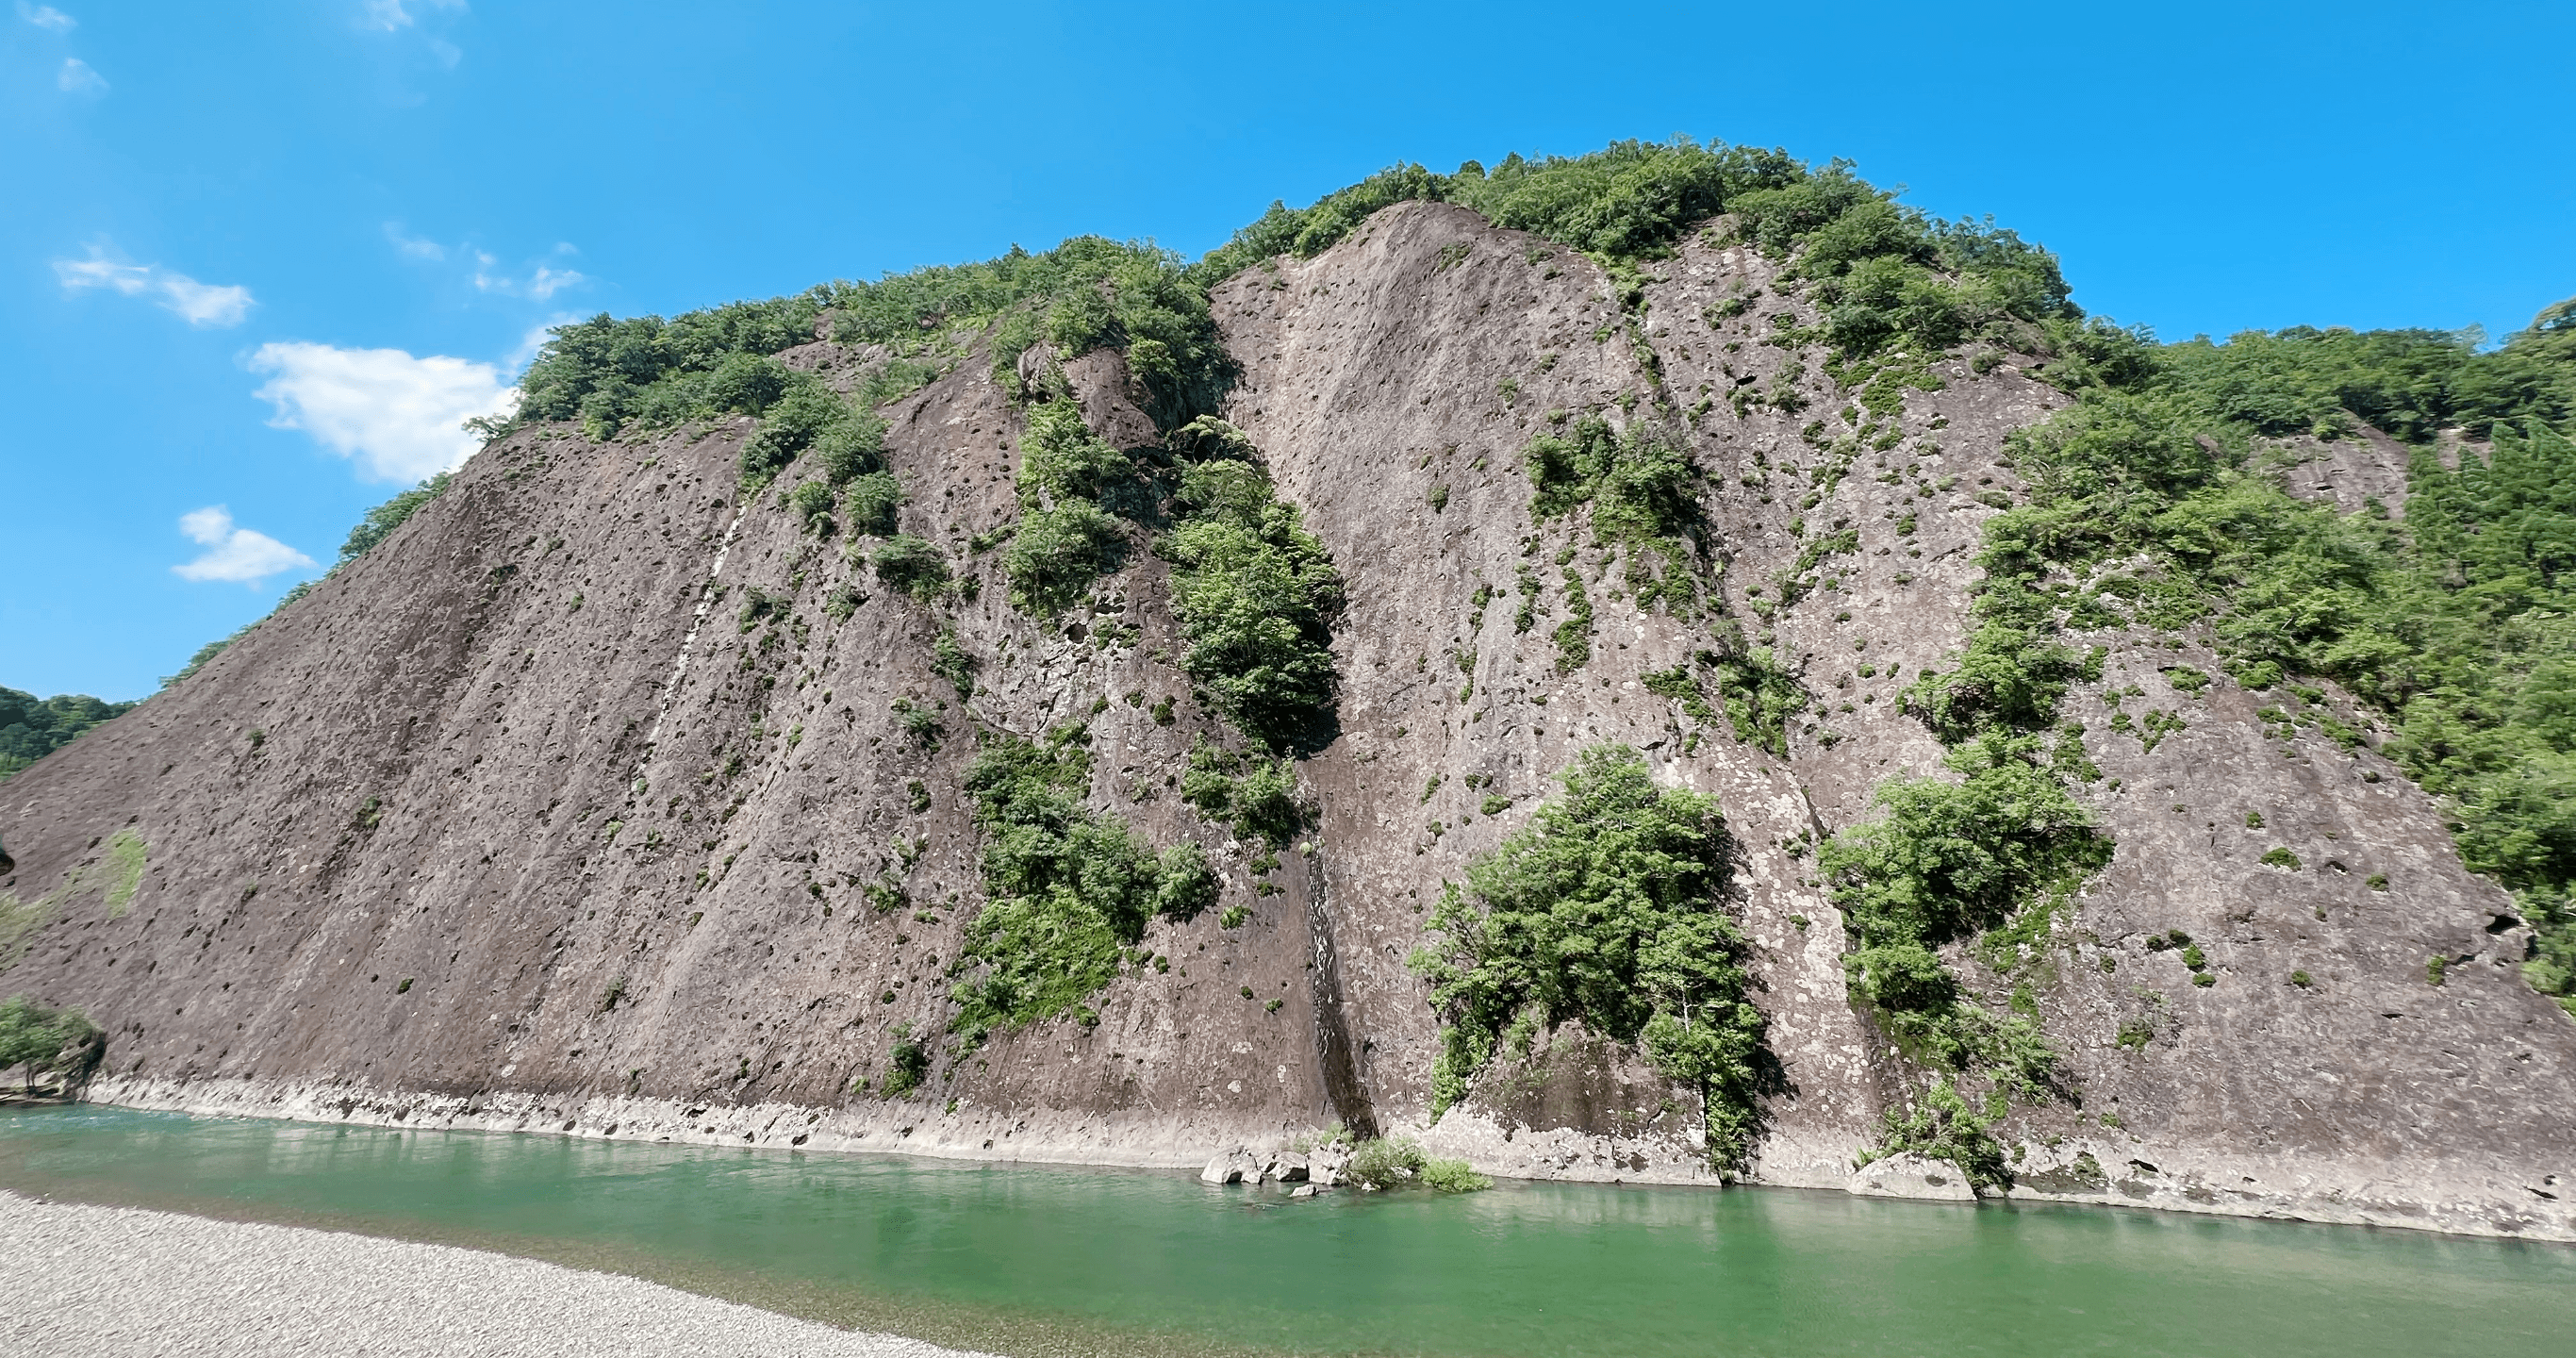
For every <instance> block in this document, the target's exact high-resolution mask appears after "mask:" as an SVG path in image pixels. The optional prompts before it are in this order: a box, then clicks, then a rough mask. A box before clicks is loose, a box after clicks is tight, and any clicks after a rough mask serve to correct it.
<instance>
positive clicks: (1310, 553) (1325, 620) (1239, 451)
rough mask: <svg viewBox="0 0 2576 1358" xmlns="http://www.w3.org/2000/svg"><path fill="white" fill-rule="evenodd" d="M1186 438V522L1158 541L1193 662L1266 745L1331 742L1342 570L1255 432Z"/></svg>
mask: <svg viewBox="0 0 2576 1358" xmlns="http://www.w3.org/2000/svg"><path fill="white" fill-rule="evenodd" d="M1183 433H1184V435H1185V436H1184V437H1179V438H1176V439H1175V440H1174V442H1175V445H1176V446H1177V447H1178V448H1180V449H1181V450H1183V452H1184V454H1185V456H1188V457H1189V458H1190V459H1191V460H1189V461H1187V462H1185V463H1184V464H1183V465H1182V467H1181V480H1180V489H1179V491H1178V493H1177V494H1175V495H1174V497H1173V501H1174V505H1175V507H1176V509H1177V511H1178V521H1177V522H1176V523H1175V524H1174V525H1173V527H1172V530H1171V531H1170V532H1168V533H1166V534H1164V535H1163V537H1162V538H1161V540H1160V541H1158V542H1157V543H1156V544H1155V548H1154V550H1155V551H1156V552H1158V553H1159V554H1161V555H1162V556H1163V557H1164V558H1165V559H1166V560H1169V561H1170V562H1171V563H1172V568H1173V569H1172V607H1173V610H1174V612H1176V613H1177V614H1179V617H1180V623H1181V633H1182V635H1183V636H1184V637H1185V638H1187V639H1188V641H1189V649H1188V651H1187V652H1186V653H1185V654H1184V655H1183V656H1182V658H1181V668H1182V669H1183V670H1184V671H1186V672H1187V673H1188V674H1189V676H1190V678H1191V679H1192V680H1193V681H1194V682H1196V683H1197V684H1198V685H1199V686H1200V687H1201V688H1202V689H1203V690H1204V691H1205V692H1206V693H1207V695H1208V698H1209V700H1210V702H1211V704H1212V705H1213V706H1214V707H1215V708H1216V710H1217V711H1219V712H1221V713H1223V714H1224V715H1225V717H1226V718H1227V720H1229V721H1231V722H1233V723H1234V724H1235V726H1236V727H1237V728H1239V729H1240V730H1242V731H1243V732H1244V734H1246V735H1248V736H1250V737H1251V738H1252V739H1253V740H1254V741H1255V742H1257V743H1259V744H1260V745H1261V746H1262V747H1263V748H1265V749H1268V750H1273V751H1280V752H1299V751H1302V750H1304V749H1307V748H1310V747H1312V746H1313V745H1315V744H1318V743H1320V741H1319V740H1318V737H1319V736H1320V735H1321V734H1322V733H1321V732H1320V731H1319V730H1318V729H1317V728H1318V726H1319V724H1320V723H1321V722H1322V720H1323V718H1324V716H1325V714H1326V713H1327V712H1328V711H1329V710H1330V709H1331V707H1332V705H1333V700H1334V695H1335V693H1336V691H1337V690H1338V688H1339V684H1340V679H1339V675H1338V674H1337V672H1336V671H1335V669H1334V666H1333V652H1332V642H1333V638H1332V622H1333V619H1334V617H1335V616H1336V615H1338V614H1339V613H1340V611H1341V607H1342V580H1341V575H1340V573H1339V572H1338V571H1336V570H1334V568H1333V563H1332V558H1331V557H1330V556H1328V555H1327V554H1326V553H1325V551H1324V544H1323V543H1322V542H1320V541H1319V540H1317V539H1316V537H1315V535H1314V534H1312V533H1309V532H1307V531H1306V529H1305V525H1304V522H1303V519H1302V516H1301V515H1300V514H1299V513H1298V510H1297V506H1295V505H1293V504H1289V503H1287V502H1285V501H1283V500H1281V499H1279V498H1278V496H1277V495H1276V494H1275V493H1274V492H1273V490H1272V488H1271V484H1270V475H1269V473H1268V472H1266V471H1265V470H1263V469H1262V466H1261V464H1260V462H1259V461H1258V460H1257V455H1256V454H1255V453H1254V451H1253V448H1252V444H1251V442H1250V440H1248V439H1245V438H1244V437H1243V435H1242V434H1241V433H1240V432H1238V431H1237V430H1236V429H1235V428H1234V427H1233V426H1232V425H1228V424H1225V423H1223V422H1222V421H1218V420H1213V419H1208V420H1200V421H1198V422H1196V423H1194V424H1193V425H1191V426H1190V427H1189V428H1188V429H1187V430H1185V431H1183Z"/></svg>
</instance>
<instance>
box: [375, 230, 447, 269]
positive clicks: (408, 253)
mask: <svg viewBox="0 0 2576 1358" xmlns="http://www.w3.org/2000/svg"><path fill="white" fill-rule="evenodd" d="M385 239H386V240H389V241H392V242H393V244H394V249H395V250H396V251H398V252H399V253H400V254H401V255H402V257H403V258H405V259H418V260H426V261H428V262H429V263H432V264H435V263H437V262H439V261H441V260H443V259H446V258H447V247H446V246H444V245H441V244H439V243H438V242H437V241H434V240H428V239H425V238H423V237H420V236H406V235H404V234H403V228H402V223H400V222H387V223H385Z"/></svg>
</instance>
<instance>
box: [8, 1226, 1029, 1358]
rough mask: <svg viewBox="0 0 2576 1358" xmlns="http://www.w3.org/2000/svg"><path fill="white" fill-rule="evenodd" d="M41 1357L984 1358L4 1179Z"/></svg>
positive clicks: (662, 1294)
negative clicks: (29, 1188)
mask: <svg viewBox="0 0 2576 1358" xmlns="http://www.w3.org/2000/svg"><path fill="white" fill-rule="evenodd" d="M0 1239H5V1240H6V1241H7V1242H8V1246H7V1252H6V1255H5V1258H6V1261H7V1262H6V1266H5V1267H4V1268H0V1277H5V1278H6V1279H7V1281H8V1292H9V1295H10V1297H11V1301H10V1304H9V1305H8V1307H7V1308H6V1309H5V1311H0V1352H4V1353H9V1354H25V1355H28V1356H29V1358H93V1356H95V1358H140V1356H141V1355H154V1358H162V1356H163V1355H172V1356H176V1355H185V1356H186V1358H285V1356H286V1355H304V1354H314V1355H323V1354H328V1355H333V1356H334V1358H342V1356H344V1355H360V1354H363V1355H366V1358H411V1356H412V1355H419V1358H433V1356H434V1358H467V1356H468V1355H486V1354H489V1355H494V1358H500V1355H509V1358H552V1356H553V1355H566V1358H570V1356H571V1355H581V1358H592V1356H593V1355H598V1354H617V1355H619V1358H652V1356H653V1355H662V1354H669V1355H673V1356H674V1358H679V1356H680V1355H686V1358H731V1356H732V1355H737V1354H738V1355H743V1356H744V1358H751V1355H760V1358H779V1356H780V1355H797V1356H798V1358H803V1355H815V1356H816V1358H981V1355H964V1354H959V1353H958V1352H957V1351H956V1350H953V1349H943V1348H939V1347H937V1346H935V1345H931V1344H925V1343H922V1342H920V1341H918V1340H913V1339H904V1338H900V1337H898V1336H895V1335H886V1334H867V1333H857V1332H852V1331H849V1330H839V1329H834V1328H832V1327H830V1326H827V1325H817V1324H813V1323H811V1322H808V1321H802V1320H796V1319H792V1318H790V1317H787V1316H782V1315H777V1314H774V1313H772V1312H768V1311H762V1310H758V1309H755V1308H753V1307H749V1306H740V1305H736V1304H734V1303H732V1302H723V1301H716V1300H713V1299H711V1298H707V1297H701V1296H696V1295H694V1294H691V1293H687V1292H680V1291H676V1290H674V1289H672V1288H668V1287H663V1286H660V1285H658V1284H655V1283H648V1282H643V1281H641V1280H639V1279H635V1278H626V1277H619V1276H617V1275H615V1274H608V1273H585V1272H582V1271H580V1270H577V1269H569V1268H564V1267H561V1266H559V1265H555V1264H547V1263H539V1262H537V1261H535V1260H530V1259H517V1258H512V1257H510V1256H508V1255H503V1254H487V1253H484V1252H482V1251H480V1250H466V1249H456V1248H453V1247H450V1246H446V1245H415V1244H408V1243H405V1242H402V1241H398V1240H378V1239H374V1238H372V1237H369V1236H361V1235H345V1234H342V1233H339V1232H336V1231H315V1230H306V1229H303V1228H300V1227H293V1226H268V1225H259V1224H252V1223H244V1222H230V1221H208V1220H204V1219H201V1218H198V1217H189V1216H180V1215H176V1214H174V1213H169V1212H147V1211H136V1210H133V1209H129V1208H119V1207H88V1206H81V1205H76V1204H68V1203H46V1202H37V1201H34V1200H31V1199H28V1198H23V1197H19V1196H17V1195H15V1194H10V1193H0Z"/></svg>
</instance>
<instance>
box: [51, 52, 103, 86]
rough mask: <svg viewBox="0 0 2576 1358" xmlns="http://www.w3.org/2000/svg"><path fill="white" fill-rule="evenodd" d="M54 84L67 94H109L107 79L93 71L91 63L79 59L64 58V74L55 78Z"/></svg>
mask: <svg viewBox="0 0 2576 1358" xmlns="http://www.w3.org/2000/svg"><path fill="white" fill-rule="evenodd" d="M54 84H55V86H56V87H58V88H60V89H61V90H62V91H63V92H64V93H66V94H105V93H107V77H106V76H103V75H100V74H99V73H98V72H96V71H93V70H91V69H90V66H89V63H88V62H86V61H83V60H81V59H80V58H79V57H65V58H63V70H62V74H60V75H57V76H55V77H54Z"/></svg>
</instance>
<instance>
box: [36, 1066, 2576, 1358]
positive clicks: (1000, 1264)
mask: <svg viewBox="0 0 2576 1358" xmlns="http://www.w3.org/2000/svg"><path fill="white" fill-rule="evenodd" d="M0 1188H8V1189H11V1190H14V1191H17V1192H20V1193H27V1194H37V1193H42V1194H47V1195H50V1196H52V1197H54V1198H57V1199H74V1200H80V1201H88V1202H101V1203H116V1204H125V1205H134V1206H145V1207H160V1208H168V1209H172V1210H178V1211H186V1212H193V1213H197V1214H199V1215H203V1216H214V1217H226V1218H235V1219H244V1220H263V1221H279V1222H288V1223H295V1224H302V1225H312V1226H323V1227H330V1228H335V1229H343V1230H353V1231H360V1232H365V1233H367V1234H371V1235H382V1236H392V1237H399V1238H403V1239H410V1240H426V1241H435V1242H441V1243H448V1244H458V1245H470V1246H476V1247H481V1248H487V1249H497V1250H503V1251H506V1252H509V1253H512V1254H519V1255H526V1256H530V1257H535V1258H543V1259H551V1260H555V1261H558V1262H562V1263H567V1264H572V1265H574V1266H577V1267H585V1268H599V1269H607V1270H611V1271H615V1272H622V1273H631V1274H636V1275H639V1276H642V1277H647V1278H652V1279H655V1280H657V1281H661V1282H665V1283H669V1284H671V1285H673V1286H677V1287H683V1288H687V1289H689V1290H691V1291H696V1292H701V1293H706V1294H709V1295H714V1296H721V1297H727V1298H731V1299H735V1300H740V1301H746V1302H750V1303H752V1304H755V1305H760V1306H765V1307H769V1308H771V1309H773V1310H778V1311H785V1312H789V1313H792V1314H797V1315H802V1316H807V1317H811V1318H814V1319H818V1320H823V1321H828V1322H831V1323H834V1324H839V1325H849V1326H858V1327H863V1328H872V1329H890V1330H896V1331H900V1332H903V1333H908V1334H914V1335H918V1336H921V1337H923V1338H926V1339H933V1340H937V1341H939V1342H943V1343H949V1344H957V1345H962V1346H982V1347H987V1348H992V1349H996V1350H999V1351H1002V1352H1006V1353H1012V1354H1022V1355H1035V1354H1042V1353H1044V1354H1055V1353H1168V1354H1208V1353H1390V1354H1443V1355H1448V1354H1455V1355H1486V1354H1491V1355H1568V1356H1569V1358H1570V1356H1573V1355H1587V1356H1588V1355H1605V1356H1606V1355H1619V1356H1620V1358H1655V1356H1656V1355H1666V1354H1691V1355H1707V1354H1725V1355H1739V1354H1740V1355H1784V1356H1785V1355H1820V1354H1903V1355H1927V1356H1929V1355H1953V1354H2052V1355H2053V1354H2089V1353H2102V1354H2122V1355H2148V1354H2194V1355H2197V1354H2262V1355H2289V1354H2320V1355H2334V1356H2335V1358H2365V1356H2367V1355H2380V1354H2404V1355H2410V1356H2411V1355H2429V1354H2447V1353H2473V1354H2478V1355H2487V1356H2491V1358H2505V1356H2507V1355H2518V1354H2547V1355H2551V1358H2564V1356H2565V1355H2568V1354H2571V1353H2576V1248H2570V1247H2566V1246H2553V1245H2534V1244H2523V1243H2517V1242H2511V1241H2492V1240H2469V1239H2459V1238H2451V1237H2443V1236H2435V1235H2427V1234H2421V1233H2416V1232H2408V1231H2383V1230H2369V1229H2362V1228H2355V1227H2337V1226H2310V1225H2301V1224H2297V1223H2285V1222H2263V1221H2235V1220H2227V1219H2222V1218H2210V1217H2194V1216H2180V1215H2167V1214H2162V1213H2153V1212H2145V1211H2131V1210H2124V1209H2116V1208H2112V1209H2106V1208H2086V1207H2060V1206H2020V1205H2013V1206H2007V1205H2004V1204H1998V1203H1986V1204H1980V1205H1975V1206H1969V1205H1959V1204H1926V1203H1910V1202H1886V1201H1873V1200H1865V1199H1857V1198H1852V1197H1848V1196H1846V1195H1844V1194H1841V1193H1829V1192H1804V1191H1797V1190H1787V1189H1736V1190H1727V1191H1722V1192H1720V1191H1711V1190H1691V1189H1671V1188H1661V1189H1658V1188H1616V1187H1596V1186H1576V1185H1557V1184H1512V1183H1506V1184H1504V1185H1503V1186H1501V1187H1499V1188H1496V1189H1495V1190H1493V1191H1491V1192H1487V1193H1478V1194H1472V1195H1468V1196H1464V1197H1437V1196H1433V1195H1429V1194H1423V1193H1390V1194H1371V1195H1361V1194H1355V1193H1341V1194H1331V1195H1327V1196H1324V1197H1321V1198H1317V1199H1314V1200H1311V1201H1305V1202H1292V1201H1290V1200H1288V1199H1287V1197H1286V1196H1285V1195H1284V1194H1283V1193H1281V1192H1279V1191H1277V1190H1276V1189H1270V1190H1247V1189H1244V1188H1241V1187H1235V1188H1223V1189H1219V1188H1209V1187H1206V1186H1204V1185H1201V1184H1200V1183H1198V1182H1197V1181H1196V1179H1195V1178H1193V1177H1191V1176H1187V1175H1182V1174H1169V1173H1156V1172H1149V1171H1137V1170H1115V1169H1068V1168H1054V1167H1032V1166H1008V1167H1003V1166H980V1165H963V1164H954V1163H947V1162H941V1161H933V1160H915V1159H907V1158H902V1157H896V1156H848V1155H808V1154H803V1153H798V1152H789V1153H781V1152H777V1151H748V1150H745V1151H734V1150H725V1149H720V1148H713V1147H674V1146H658V1145H641V1144H630V1145H619V1144H615V1143H603V1142H598V1141H575V1140H568V1139H562V1138H557V1137H553V1136H512V1135H504V1134H492V1133H469V1132H404V1131H383V1130H375V1129H361V1128H342V1127H329V1126H312V1125H305V1124H296V1123H284V1122H262V1121H232V1120H221V1119H204V1118H188V1117H180V1116H176V1115H170V1114H155V1113H137V1112H132V1111H128V1110H123V1109H108V1108H58V1109H24V1110H17V1111H0ZM0 1259H5V1251H0ZM0 1272H5V1270H0Z"/></svg>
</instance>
